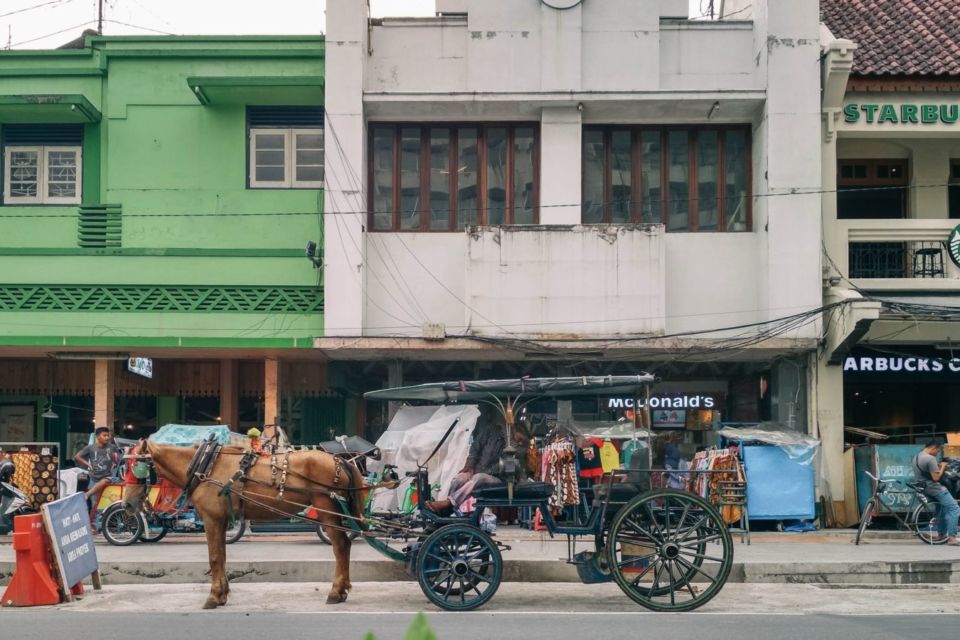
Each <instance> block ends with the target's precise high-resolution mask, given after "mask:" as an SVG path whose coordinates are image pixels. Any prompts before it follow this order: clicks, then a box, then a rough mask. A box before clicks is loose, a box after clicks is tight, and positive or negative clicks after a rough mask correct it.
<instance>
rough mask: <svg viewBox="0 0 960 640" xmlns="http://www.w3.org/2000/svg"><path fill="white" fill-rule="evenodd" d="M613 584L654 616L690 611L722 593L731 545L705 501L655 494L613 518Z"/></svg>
mask: <svg viewBox="0 0 960 640" xmlns="http://www.w3.org/2000/svg"><path fill="white" fill-rule="evenodd" d="M607 561H608V562H609V563H610V568H611V571H612V573H613V579H614V580H616V582H617V584H618V585H619V586H620V588H621V589H622V590H623V592H624V593H626V594H627V596H629V597H630V599H631V600H633V601H634V602H636V603H637V604H639V605H642V606H644V607H646V608H647V609H651V610H653V611H691V610H693V609H696V608H698V607H700V606H702V605H704V604H706V603H707V602H709V601H710V599H711V598H713V597H714V596H715V595H717V593H719V592H720V589H722V588H723V585H724V583H725V582H726V581H727V577H728V576H729V575H730V569H731V567H732V566H733V540H732V539H731V537H730V532H729V531H728V530H727V525H726V524H725V523H724V522H723V519H722V518H721V517H720V514H718V513H717V511H716V510H715V509H714V508H713V507H712V506H711V505H710V504H709V503H708V502H707V501H706V500H704V499H703V498H700V497H699V496H696V495H693V494H692V493H685V492H682V491H671V490H656V491H652V492H649V493H645V494H642V495H639V496H637V497H636V498H634V499H633V500H631V501H630V502H628V503H627V504H626V505H624V507H623V508H622V509H620V511H619V512H618V513H617V515H616V516H614V519H613V523H612V524H611V525H610V535H609V538H608V540H607Z"/></svg>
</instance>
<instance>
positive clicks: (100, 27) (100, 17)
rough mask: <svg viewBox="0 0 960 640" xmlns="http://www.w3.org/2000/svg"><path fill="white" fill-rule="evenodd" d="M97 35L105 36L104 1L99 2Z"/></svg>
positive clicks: (99, 0)
mask: <svg viewBox="0 0 960 640" xmlns="http://www.w3.org/2000/svg"><path fill="white" fill-rule="evenodd" d="M97 35H100V36H102V35H103V0H98V2H97Z"/></svg>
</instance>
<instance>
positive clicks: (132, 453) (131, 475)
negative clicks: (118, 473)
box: [123, 439, 156, 514]
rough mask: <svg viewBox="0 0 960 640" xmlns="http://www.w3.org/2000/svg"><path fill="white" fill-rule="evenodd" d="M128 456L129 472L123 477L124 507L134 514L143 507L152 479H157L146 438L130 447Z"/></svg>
mask: <svg viewBox="0 0 960 640" xmlns="http://www.w3.org/2000/svg"><path fill="white" fill-rule="evenodd" d="M126 457H127V473H126V475H125V476H124V478H123V484H124V487H123V508H124V509H125V510H126V512H127V513H130V514H133V513H138V512H139V511H140V510H141V509H142V508H143V500H144V498H146V496H147V491H148V490H149V489H150V483H151V480H154V481H155V478H156V471H155V469H154V466H153V460H152V459H151V457H150V449H149V446H148V445H147V441H146V440H145V439H141V440H140V441H139V442H137V444H135V445H134V446H132V447H130V450H129V451H128V452H127V454H126Z"/></svg>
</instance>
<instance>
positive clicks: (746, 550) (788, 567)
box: [0, 527, 960, 584]
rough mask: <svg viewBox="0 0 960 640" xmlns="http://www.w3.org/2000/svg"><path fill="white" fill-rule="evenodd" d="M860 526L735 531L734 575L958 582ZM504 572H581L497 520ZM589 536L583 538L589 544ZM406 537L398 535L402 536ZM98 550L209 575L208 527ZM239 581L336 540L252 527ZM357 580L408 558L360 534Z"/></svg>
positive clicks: (776, 579) (309, 561)
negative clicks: (864, 534)
mask: <svg viewBox="0 0 960 640" xmlns="http://www.w3.org/2000/svg"><path fill="white" fill-rule="evenodd" d="M853 536H854V532H853V531H849V530H828V531H821V532H815V533H798V534H792V533H755V534H754V535H753V536H752V544H751V545H750V546H748V545H746V544H741V543H740V541H739V536H734V566H733V570H732V572H731V575H730V579H729V581H730V582H744V583H794V584H799V583H828V584H917V583H941V584H942V583H955V584H960V547H947V546H936V547H934V546H930V545H926V544H923V543H921V542H920V541H919V540H917V539H916V538H913V537H906V536H905V535H904V534H898V533H896V532H877V533H876V534H873V535H871V536H869V537H868V538H867V539H866V541H865V542H864V543H862V544H861V545H859V546H855V545H854V544H853ZM496 540H498V541H499V542H500V543H501V544H505V545H509V546H510V547H511V550H509V551H507V550H503V557H504V580H505V581H508V582H579V580H578V578H577V572H576V568H575V567H573V566H571V565H568V564H566V563H565V562H564V560H565V559H566V553H567V543H566V538H563V537H558V538H555V539H552V540H551V539H550V537H549V536H548V535H547V534H545V533H541V532H532V531H528V530H525V529H520V528H517V527H501V528H500V529H499V530H498V532H497V536H496ZM591 545H592V540H588V539H583V540H581V541H579V542H578V546H577V548H578V550H584V549H589V548H590V546H591ZM401 546H402V545H401ZM97 557H98V559H99V561H100V571H101V574H102V576H103V581H104V583H105V584H175V583H198V582H199V583H202V582H206V581H207V580H209V576H208V573H207V572H208V570H209V565H208V563H207V548H206V543H205V542H204V540H203V538H202V536H195V535H194V536H177V535H170V536H168V537H167V538H166V539H164V540H163V541H161V542H158V543H156V544H143V543H138V544H135V545H132V546H129V547H115V546H112V545H110V544H107V543H106V542H105V541H104V540H103V539H102V538H101V537H99V536H98V537H97ZM227 563H228V569H229V572H230V579H231V580H232V581H235V582H329V581H330V579H331V576H332V574H333V567H334V560H333V552H332V550H331V548H330V547H329V546H327V545H325V544H323V543H322V542H320V541H319V539H318V538H317V537H316V536H315V535H312V534H248V535H247V536H245V537H244V538H243V539H242V540H241V541H240V542H238V543H236V544H234V545H230V546H228V547H227ZM13 569H14V553H13V550H12V548H11V545H10V538H9V537H8V536H5V537H0V584H6V582H7V581H8V580H9V577H10V575H12V573H13ZM351 578H352V581H353V582H385V581H409V580H411V579H412V578H411V576H410V574H408V573H407V571H406V567H405V566H404V565H403V564H401V563H399V562H394V561H391V560H388V559H386V558H384V557H383V556H381V555H380V554H379V553H377V552H376V551H374V550H373V549H371V548H369V547H368V546H367V545H366V544H364V543H363V542H361V541H357V542H356V544H354V546H353V552H352V563H351Z"/></svg>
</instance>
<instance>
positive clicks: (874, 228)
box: [824, 218, 960, 291]
mask: <svg viewBox="0 0 960 640" xmlns="http://www.w3.org/2000/svg"><path fill="white" fill-rule="evenodd" d="M956 224H957V220H950V219H947V218H940V219H897V220H889V219H876V220H838V221H836V222H834V223H832V224H828V225H827V226H826V228H825V229H824V232H825V236H826V238H825V240H826V243H827V248H828V253H829V255H830V258H831V259H832V260H833V261H834V262H835V263H836V265H837V266H838V267H839V268H840V269H844V270H846V272H847V275H848V277H849V278H850V279H851V280H853V281H854V282H855V283H856V284H857V286H859V287H862V288H865V289H873V290H903V291H909V290H916V289H927V290H950V291H956V290H960V268H958V267H957V266H956V265H955V264H954V263H953V261H952V260H951V259H950V256H949V254H948V251H947V248H946V240H947V238H948V237H949V235H950V231H951V230H952V229H953V228H954V227H955V226H956Z"/></svg>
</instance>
